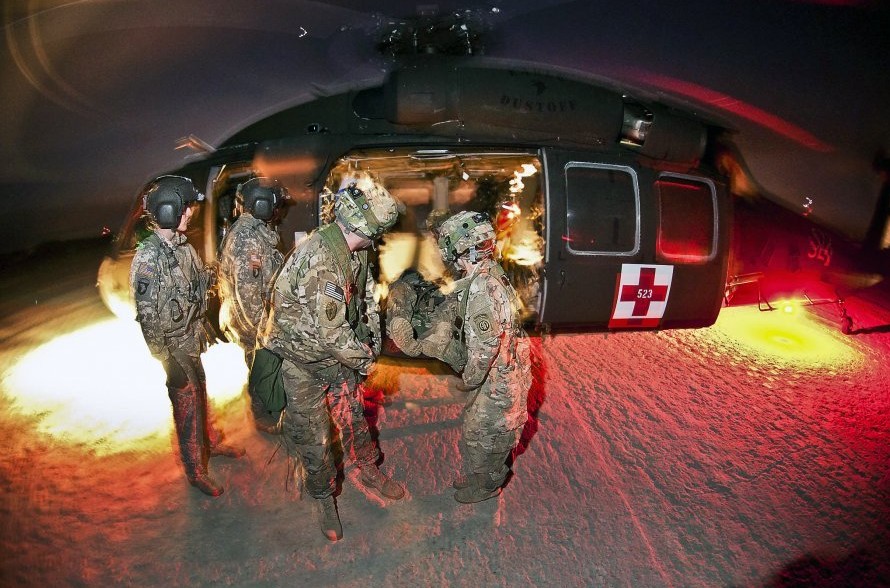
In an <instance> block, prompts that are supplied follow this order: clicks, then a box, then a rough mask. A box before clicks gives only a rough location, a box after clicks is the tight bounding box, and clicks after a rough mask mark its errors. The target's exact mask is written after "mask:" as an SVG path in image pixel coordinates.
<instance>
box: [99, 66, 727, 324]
mask: <svg viewBox="0 0 890 588" xmlns="http://www.w3.org/2000/svg"><path fill="white" fill-rule="evenodd" d="M720 131H721V128H720V127H719V126H718V125H715V124H714V123H711V122H709V121H706V120H703V119H701V118H699V117H697V116H695V115H693V114H691V113H688V112H683V111H680V110H678V109H675V108H672V107H671V106H669V105H665V104H662V103H658V102H647V101H643V100H637V99H635V98H633V97H631V96H629V95H627V94H625V93H623V92H622V91H620V90H618V89H614V88H609V87H605V86H601V85H595V84H593V83H591V82H589V81H588V80H582V79H574V78H572V77H569V76H566V75H557V74H554V73H550V72H542V71H536V70H532V69H521V68H518V67H515V66H512V65H511V66H509V67H504V66H503V65H501V64H499V63H497V62H493V63H492V62H488V61H485V60H483V59H481V58H475V57H474V58H461V57H450V56H448V57H443V56H417V57H416V58H414V59H405V60H402V61H401V62H400V64H399V66H398V67H395V68H393V70H392V71H391V72H390V73H389V74H388V76H387V77H386V79H385V80H384V82H383V84H382V85H379V86H375V87H367V88H358V89H351V90H348V91H345V92H343V93H340V94H336V95H332V96H324V97H320V98H317V99H315V100H313V101H310V102H307V103H304V104H301V105H299V106H295V107H292V108H289V109H287V110H284V111H282V112H279V113H277V114H273V115H272V116H269V117H267V118H265V119H263V120H260V121H258V122H256V123H255V124H252V125H250V126H248V127H247V128H244V129H243V130H242V131H240V132H238V133H236V134H235V135H233V136H232V137H230V138H229V139H228V140H226V141H224V142H223V143H222V144H221V145H220V146H219V147H218V148H216V149H213V150H209V149H208V150H207V152H206V153H203V154H202V155H200V156H199V157H197V158H195V159H193V160H192V161H190V162H188V163H187V164H186V165H184V166H183V167H181V168H180V169H177V170H173V171H171V172H169V173H173V174H176V175H182V176H186V177H189V178H191V179H192V180H193V181H194V182H195V184H196V185H197V186H199V187H201V188H203V189H204V191H205V194H206V197H207V201H206V203H205V205H204V206H203V207H202V208H203V211H202V213H201V218H199V219H197V220H195V219H193V221H192V226H193V227H194V228H193V229H192V230H193V234H192V235H189V238H190V240H191V242H192V243H193V244H194V245H195V247H196V248H197V249H198V251H199V252H200V253H201V254H202V255H203V256H204V258H205V260H206V261H213V260H214V259H215V258H216V253H217V250H218V247H219V242H220V240H221V239H222V236H223V235H224V233H225V230H226V228H227V227H228V224H229V223H230V222H232V220H233V217H232V200H233V195H234V192H235V189H236V186H237V184H238V183H240V182H243V181H245V180H246V179H248V178H249V177H253V176H255V175H263V176H268V177H272V178H275V179H277V180H278V181H279V182H280V183H281V184H282V185H283V186H285V187H286V188H287V189H288V191H289V193H290V195H291V200H292V205H291V206H290V207H289V210H288V211H287V214H286V216H285V218H284V220H283V221H282V223H281V225H280V226H279V231H280V232H281V234H282V237H283V242H284V244H285V246H286V247H290V246H291V245H292V244H293V242H294V240H295V239H296V238H299V235H300V234H302V233H305V232H308V231H311V230H312V229H313V228H315V227H317V226H318V225H319V224H320V222H322V221H323V211H322V209H323V202H322V201H321V199H320V197H319V194H320V193H321V191H322V189H323V188H324V187H329V188H332V189H334V190H336V188H337V186H339V184H340V183H341V182H342V181H343V180H344V178H347V177H350V176H352V175H354V174H358V173H363V174H369V175H371V176H372V177H374V178H375V179H377V180H379V181H381V182H382V183H383V184H384V185H385V186H386V187H387V188H388V189H389V190H390V191H391V193H392V194H394V195H395V196H397V197H398V198H399V199H401V200H402V201H403V202H404V203H405V204H406V206H407V212H406V214H405V215H403V217H402V218H401V220H400V222H399V224H398V225H397V226H396V227H395V228H394V230H393V231H391V232H390V233H389V234H388V235H387V236H386V239H385V242H384V243H383V245H382V247H381V250H380V252H379V268H380V276H379V283H380V284H381V286H382V287H383V288H382V290H383V292H384V293H385V286H386V284H387V283H389V282H390V281H392V280H394V279H395V278H396V277H397V276H398V275H399V274H400V273H401V272H402V271H403V270H404V269H406V268H409V267H413V268H416V269H418V270H419V271H420V272H421V273H422V274H423V275H425V276H426V277H427V278H428V279H435V278H437V277H438V276H440V275H441V274H442V273H444V268H443V267H442V263H441V261H440V260H439V258H438V254H437V251H436V249H435V246H434V243H433V242H432V239H431V237H429V236H427V235H426V234H425V231H424V221H425V219H426V217H427V215H428V214H429V212H430V211H432V210H434V209H437V208H446V209H449V210H451V211H452V212H457V211H458V210H478V211H484V212H488V213H489V215H490V216H491V218H492V220H493V222H494V224H495V226H496V229H497V234H498V241H499V250H498V251H499V256H500V259H501V260H502V262H503V264H504V265H505V266H506V269H507V270H508V273H509V275H510V276H511V278H513V282H514V284H515V285H516V287H517V290H518V291H519V293H520V295H521V297H522V299H523V302H524V304H525V318H526V320H527V321H528V322H529V323H530V324H534V325H540V326H542V327H544V328H581V329H585V330H607V329H664V328H687V327H704V326H708V325H710V324H712V323H713V322H714V321H715V320H716V318H717V315H718V313H719V311H720V307H721V305H722V303H723V300H724V287H725V279H726V273H727V260H728V254H729V229H730V223H731V215H730V197H729V194H728V191H727V188H726V178H725V177H724V175H723V174H722V172H720V171H718V169H717V168H716V166H715V165H714V163H713V161H711V160H710V151H709V146H710V145H711V143H712V141H714V137H715V136H716V135H717V134H719V133H720ZM143 212H144V211H143V210H142V194H141V193H140V194H137V197H136V199H135V203H134V206H133V208H132V210H131V211H130V214H129V216H128V218H127V221H126V222H125V224H124V227H123V229H122V231H121V232H120V233H119V234H118V236H117V238H116V240H115V242H114V245H113V249H112V251H111V253H110V254H109V256H108V257H107V258H106V259H105V260H104V261H103V263H102V266H101V268H100V271H99V289H100V292H101V294H102V297H103V299H104V300H105V301H106V303H107V304H108V305H109V307H111V308H112V309H114V310H116V311H117V312H118V313H120V314H123V315H127V314H131V313H132V311H130V310H129V309H130V308H131V307H132V306H131V304H130V303H129V301H128V293H127V292H128V287H127V272H128V268H129V264H130V261H131V259H132V255H133V253H134V250H135V247H136V244H137V242H138V241H139V239H140V237H141V236H142V235H143V234H144V233H145V231H146V227H145V222H144V220H143Z"/></svg>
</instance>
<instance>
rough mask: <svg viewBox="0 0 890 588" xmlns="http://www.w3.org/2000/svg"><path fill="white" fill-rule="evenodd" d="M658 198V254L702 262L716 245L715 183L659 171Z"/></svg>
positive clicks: (680, 261) (681, 260)
mask: <svg viewBox="0 0 890 588" xmlns="http://www.w3.org/2000/svg"><path fill="white" fill-rule="evenodd" d="M655 189H656V190H655V191H656V194H657V198H658V211H659V215H658V218H659V225H658V239H657V244H658V245H657V247H658V249H657V250H658V256H659V257H660V258H661V259H662V260H664V261H670V262H675V263H705V262H706V261H709V260H710V259H712V258H713V257H714V255H715V254H716V249H717V242H716V235H717V215H716V195H715V189H714V185H713V184H712V183H711V182H710V181H709V180H705V179H702V178H693V177H690V176H682V175H675V174H662V175H661V176H660V177H659V179H658V181H656V182H655Z"/></svg>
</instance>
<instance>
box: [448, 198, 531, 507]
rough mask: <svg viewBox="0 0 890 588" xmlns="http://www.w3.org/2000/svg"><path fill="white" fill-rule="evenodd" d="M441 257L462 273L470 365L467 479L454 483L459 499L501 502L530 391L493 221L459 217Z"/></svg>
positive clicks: (464, 447)
mask: <svg viewBox="0 0 890 588" xmlns="http://www.w3.org/2000/svg"><path fill="white" fill-rule="evenodd" d="M438 244H439V251H440V253H441V254H442V258H443V259H444V260H445V261H446V262H451V263H454V264H455V265H456V266H457V267H458V268H459V270H460V273H461V275H462V277H461V279H459V280H458V281H457V282H456V283H455V289H454V291H455V292H456V295H457V298H458V300H459V303H460V308H459V310H458V312H457V317H458V319H460V321H459V322H460V324H461V329H460V335H459V336H460V338H461V340H462V341H463V343H464V344H465V345H466V350H467V365H466V367H465V368H464V370H463V373H462V375H461V376H462V386H460V388H461V389H463V390H465V391H467V392H468V398H467V402H466V405H465V407H464V415H463V423H462V439H461V453H462V454H463V475H462V476H459V477H458V478H457V479H456V480H455V481H454V483H453V486H454V487H455V488H456V489H457V492H456V493H455V494H454V498H455V500H457V501H458V502H463V503H473V502H480V501H482V500H487V499H489V498H492V497H494V496H497V495H498V494H500V492H501V487H502V486H503V484H504V482H505V481H506V478H507V474H509V472H510V468H509V466H508V465H507V458H508V457H509V455H510V453H511V452H512V451H513V448H514V447H515V446H516V443H517V442H518V441H519V436H520V434H521V432H522V426H523V425H524V424H525V421H526V418H527V416H528V415H527V412H526V401H527V395H528V389H529V387H530V386H531V364H530V362H529V344H528V338H527V335H526V333H525V331H524V330H523V329H522V326H521V324H520V320H519V310H520V302H519V297H518V296H517V294H516V292H515V291H514V290H513V287H512V286H511V285H510V282H509V280H508V279H507V276H506V275H505V274H504V270H503V269H502V268H501V266H500V265H499V264H498V263H497V261H495V260H494V258H493V255H494V251H495V236H494V228H493V227H492V225H491V221H490V220H489V219H488V215H486V214H482V213H476V212H470V211H465V212H459V213H457V214H455V215H454V216H452V217H451V218H449V219H448V220H446V221H445V222H444V223H442V226H441V227H440V229H439V241H438Z"/></svg>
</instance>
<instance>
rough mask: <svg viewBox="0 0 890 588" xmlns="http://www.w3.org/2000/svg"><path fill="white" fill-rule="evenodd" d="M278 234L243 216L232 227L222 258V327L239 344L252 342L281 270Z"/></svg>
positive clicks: (226, 238) (259, 222) (249, 215)
mask: <svg viewBox="0 0 890 588" xmlns="http://www.w3.org/2000/svg"><path fill="white" fill-rule="evenodd" d="M278 241H279V237H278V233H276V232H275V231H274V230H272V229H271V228H270V227H269V226H268V225H267V224H266V223H265V222H264V221H262V220H260V219H258V218H255V217H253V216H252V215H251V214H249V213H243V214H242V215H241V216H239V217H238V220H236V221H235V223H234V224H233V225H232V227H231V229H230V230H229V232H228V234H227V235H226V237H225V239H224V240H223V244H222V248H221V251H220V257H219V297H220V310H219V325H220V327H222V329H223V332H229V331H233V332H234V333H235V335H236V336H237V338H238V340H240V341H242V342H245V341H247V342H252V341H254V340H255V339H256V335H257V329H258V328H259V325H260V323H261V321H262V318H263V314H264V313H265V309H266V306H267V303H268V300H269V295H270V291H271V289H272V280H273V279H274V278H275V274H276V272H278V269H279V268H280V267H281V264H282V262H283V256H282V255H281V252H280V251H278V249H277V247H278Z"/></svg>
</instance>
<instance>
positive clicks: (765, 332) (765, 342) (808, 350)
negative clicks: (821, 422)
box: [714, 306, 861, 368]
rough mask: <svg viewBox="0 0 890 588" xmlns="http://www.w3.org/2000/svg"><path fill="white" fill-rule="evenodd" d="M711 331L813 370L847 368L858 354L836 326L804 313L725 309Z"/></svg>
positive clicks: (857, 357) (756, 350)
mask: <svg viewBox="0 0 890 588" xmlns="http://www.w3.org/2000/svg"><path fill="white" fill-rule="evenodd" d="M714 328H715V329H717V330H718V331H720V332H722V333H724V334H725V335H727V336H729V337H731V338H732V339H734V340H735V341H737V342H739V343H741V344H742V345H744V346H745V347H746V348H748V349H750V350H752V351H755V352H756V353H758V354H764V355H769V356H772V357H778V358H780V359H784V360H787V361H793V362H795V363H799V364H808V365H813V366H815V367H826V368H827V367H841V366H850V365H853V364H855V363H857V362H858V361H860V360H861V354H860V352H859V351H858V350H856V349H855V348H854V347H853V346H852V345H850V343H849V341H848V340H846V339H845V338H844V335H842V334H841V332H840V329H839V328H837V327H836V326H835V325H829V324H825V323H822V322H821V321H819V320H817V319H815V318H813V317H812V316H811V315H810V314H809V313H806V312H794V313H792V314H786V313H785V312H762V311H760V310H758V309H757V307H754V306H738V307H732V308H724V309H722V310H721V311H720V316H719V317H718V318H717V323H716V324H715V325H714Z"/></svg>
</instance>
